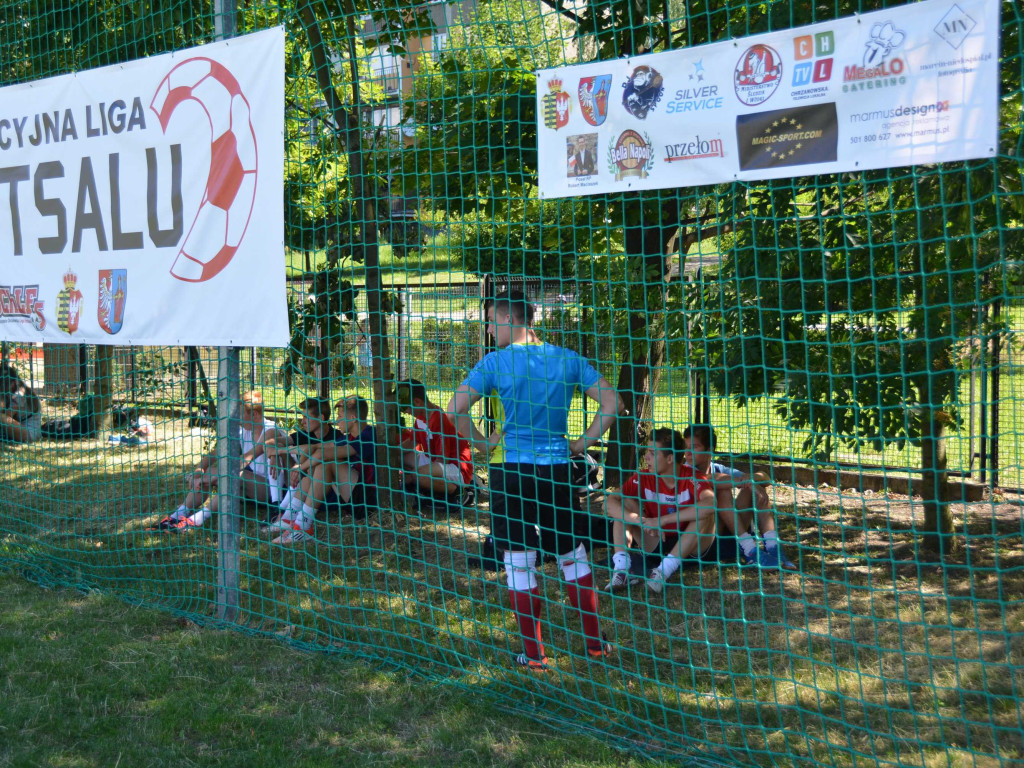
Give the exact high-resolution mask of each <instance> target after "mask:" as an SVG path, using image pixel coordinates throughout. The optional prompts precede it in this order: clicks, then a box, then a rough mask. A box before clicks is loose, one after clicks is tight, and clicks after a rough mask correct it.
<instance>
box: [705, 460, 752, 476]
mask: <svg viewBox="0 0 1024 768" xmlns="http://www.w3.org/2000/svg"><path fill="white" fill-rule="evenodd" d="M708 475H709V476H710V475H729V477H731V478H732V479H733V480H743V479H745V478H746V476H747V475H746V473H745V472H741V471H740V470H738V469H736V468H735V467H730V466H729V465H727V464H722V463H720V462H717V461H712V462H711V463H710V464H709V465H708Z"/></svg>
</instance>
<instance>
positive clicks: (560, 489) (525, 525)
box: [490, 464, 590, 555]
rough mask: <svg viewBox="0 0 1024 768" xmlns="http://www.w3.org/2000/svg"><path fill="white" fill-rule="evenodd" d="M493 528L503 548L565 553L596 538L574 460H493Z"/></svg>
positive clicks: (499, 547) (496, 544)
mask: <svg viewBox="0 0 1024 768" xmlns="http://www.w3.org/2000/svg"><path fill="white" fill-rule="evenodd" d="M490 494H491V532H492V534H493V535H494V542H495V546H496V547H497V548H498V549H504V550H512V551H522V550H524V549H539V550H541V551H542V552H545V553H547V554H551V555H564V554H566V553H567V552H571V551H573V550H574V549H575V548H576V545H577V544H578V543H581V542H585V541H587V540H588V539H589V538H590V515H589V514H587V513H586V512H583V511H581V510H580V509H579V506H578V504H577V501H576V496H575V494H574V493H573V491H572V486H571V485H570V481H569V465H568V464H492V465H491V467H490Z"/></svg>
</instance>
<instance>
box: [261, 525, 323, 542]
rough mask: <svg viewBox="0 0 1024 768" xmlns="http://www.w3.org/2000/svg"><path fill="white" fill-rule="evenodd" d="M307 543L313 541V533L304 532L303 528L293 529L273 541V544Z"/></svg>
mask: <svg viewBox="0 0 1024 768" xmlns="http://www.w3.org/2000/svg"><path fill="white" fill-rule="evenodd" d="M306 541H313V531H312V530H309V531H304V530H302V529H301V528H292V529H291V530H290V531H287V532H285V533H282V534H281V535H280V536H278V537H277V538H276V539H274V540H273V541H271V542H270V543H271V544H302V543H303V542H306Z"/></svg>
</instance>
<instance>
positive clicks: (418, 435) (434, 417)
mask: <svg viewBox="0 0 1024 768" xmlns="http://www.w3.org/2000/svg"><path fill="white" fill-rule="evenodd" d="M395 396H396V398H397V400H398V407H399V408H400V409H401V411H402V413H407V414H410V415H411V416H412V417H413V419H414V420H415V422H414V426H413V429H412V430H411V431H409V432H408V433H407V435H406V437H405V439H404V440H403V441H402V465H403V467H404V469H405V477H406V486H407V487H412V488H416V489H419V490H420V491H421V492H425V495H428V496H431V495H434V494H436V495H437V496H438V497H444V496H447V497H451V496H454V495H455V494H456V493H458V492H459V491H460V490H462V489H464V488H467V487H468V488H472V487H473V448H472V446H471V444H470V442H469V440H466V439H465V438H463V437H461V436H460V435H459V433H458V430H456V429H455V424H454V423H453V422H452V420H451V419H450V418H448V414H446V413H445V412H444V411H443V410H441V407H440V406H439V405H437V403H434V402H431V400H430V398H428V397H427V388H426V387H425V386H424V384H423V382H421V381H418V380H416V379H409V380H408V381H404V382H401V383H399V385H398V386H397V387H396V390H395Z"/></svg>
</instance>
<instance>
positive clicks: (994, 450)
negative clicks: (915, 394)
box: [988, 301, 1002, 488]
mask: <svg viewBox="0 0 1024 768" xmlns="http://www.w3.org/2000/svg"><path fill="white" fill-rule="evenodd" d="M1001 310H1002V302H1001V301H996V302H993V304H992V319H993V320H994V321H995V322H996V323H998V321H999V313H1000V312H1001ZM999 342H1000V336H999V334H998V333H995V334H993V335H992V361H991V364H990V366H989V367H990V374H989V375H990V376H991V377H992V399H991V408H992V426H991V429H992V444H991V448H990V450H989V457H988V458H989V466H991V468H992V473H991V476H992V487H993V488H998V487H999V365H1000V362H999V354H1000V349H999V347H1000V344H999Z"/></svg>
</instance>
